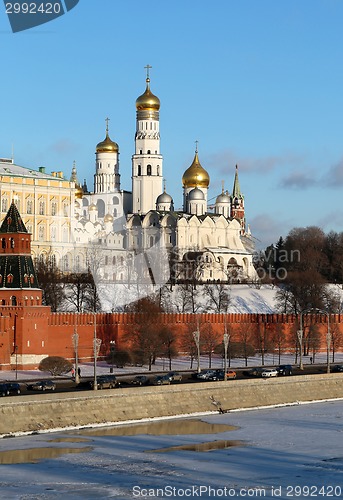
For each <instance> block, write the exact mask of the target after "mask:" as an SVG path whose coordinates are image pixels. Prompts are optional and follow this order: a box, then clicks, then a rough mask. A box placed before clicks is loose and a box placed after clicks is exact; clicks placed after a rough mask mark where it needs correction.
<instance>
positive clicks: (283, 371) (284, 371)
mask: <svg viewBox="0 0 343 500" xmlns="http://www.w3.org/2000/svg"><path fill="white" fill-rule="evenodd" d="M276 369H277V371H278V374H279V375H292V373H293V369H292V365H280V366H278V367H277V368H276Z"/></svg>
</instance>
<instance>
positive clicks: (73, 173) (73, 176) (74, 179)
mask: <svg viewBox="0 0 343 500" xmlns="http://www.w3.org/2000/svg"><path fill="white" fill-rule="evenodd" d="M70 182H75V184H78V180H77V171H76V161H75V160H74V161H73V168H72V169H71V177H70Z"/></svg>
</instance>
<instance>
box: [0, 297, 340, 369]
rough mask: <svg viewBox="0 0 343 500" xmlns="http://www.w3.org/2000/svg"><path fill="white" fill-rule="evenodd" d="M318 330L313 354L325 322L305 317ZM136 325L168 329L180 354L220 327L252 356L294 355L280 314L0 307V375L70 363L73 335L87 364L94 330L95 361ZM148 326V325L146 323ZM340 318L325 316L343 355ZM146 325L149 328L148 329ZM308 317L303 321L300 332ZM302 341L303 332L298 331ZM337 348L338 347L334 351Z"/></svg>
mask: <svg viewBox="0 0 343 500" xmlns="http://www.w3.org/2000/svg"><path fill="white" fill-rule="evenodd" d="M311 318H312V322H313V323H317V324H318V326H319V340H318V348H317V350H322V351H325V350H326V348H327V340H326V335H327V316H326V315H321V314H315V315H311ZM137 321H138V322H140V321H143V322H147V323H148V324H151V325H153V326H151V327H152V328H159V327H160V326H168V327H170V328H171V329H172V330H173V331H174V332H175V333H176V336H177V342H178V347H179V350H180V352H182V351H185V348H184V345H183V338H184V334H186V333H187V332H188V335H191V333H192V331H194V330H196V329H197V326H199V329H200V331H201V335H203V336H205V335H206V332H207V334H208V332H209V331H210V332H211V333H210V335H211V336H214V337H215V338H216V340H217V341H218V343H220V342H221V341H222V339H223V337H222V336H223V333H224V331H225V327H226V329H227V332H228V333H229V334H230V342H244V341H245V342H247V343H249V344H250V345H253V346H254V347H255V348H256V349H257V350H258V349H259V348H261V345H262V344H263V343H264V345H266V346H267V344H268V345H269V346H272V348H273V350H274V352H277V350H278V347H280V349H281V351H282V352H294V351H295V349H296V345H297V340H296V339H297V333H296V332H297V330H298V329H299V316H295V315H286V314H206V313H204V314H167V313H162V314H161V315H160V316H159V317H158V318H155V321H153V320H152V319H151V318H150V317H149V316H147V317H144V315H142V316H141V317H140V319H137V316H135V315H134V314H130V313H128V314H124V313H97V314H94V313H81V314H77V313H51V311H50V308H49V307H45V306H33V307H14V306H4V307H0V370H8V369H15V367H17V368H18V369H25V368H26V369H35V368H37V367H38V364H39V361H40V360H41V359H42V358H44V357H46V356H63V357H65V358H68V359H70V360H73V359H74V355H75V349H74V343H73V335H75V334H77V335H78V353H79V359H80V360H81V361H87V360H88V361H91V360H92V359H93V339H94V332H95V330H96V336H97V338H100V339H101V341H102V343H101V348H100V353H99V356H100V359H101V357H102V356H106V355H107V354H108V353H109V350H110V341H111V340H115V341H116V348H117V349H119V348H124V347H125V346H126V345H127V344H128V339H127V332H130V329H132V328H134V325H135V324H137ZM152 321H153V322H152ZM342 321H343V315H334V314H333V315H331V316H330V329H331V332H332V335H333V339H334V340H333V343H332V344H334V345H335V351H336V352H338V351H340V350H342V349H343V341H342V340H341V337H343V326H342ZM151 322H152V323H151ZM308 322H309V316H307V315H306V316H304V327H306V325H308ZM304 335H306V328H305V330H304ZM340 344H341V345H342V347H341V346H340Z"/></svg>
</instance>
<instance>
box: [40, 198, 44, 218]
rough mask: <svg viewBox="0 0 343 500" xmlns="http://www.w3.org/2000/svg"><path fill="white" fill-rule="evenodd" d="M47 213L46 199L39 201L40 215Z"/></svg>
mask: <svg viewBox="0 0 343 500" xmlns="http://www.w3.org/2000/svg"><path fill="white" fill-rule="evenodd" d="M44 213H45V203H44V201H40V202H39V215H44Z"/></svg>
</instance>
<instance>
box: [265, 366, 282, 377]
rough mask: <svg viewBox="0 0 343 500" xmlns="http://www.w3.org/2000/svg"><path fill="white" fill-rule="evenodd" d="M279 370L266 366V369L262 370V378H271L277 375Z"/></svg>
mask: <svg viewBox="0 0 343 500" xmlns="http://www.w3.org/2000/svg"><path fill="white" fill-rule="evenodd" d="M278 374H279V373H278V371H277V370H276V368H266V369H265V370H262V373H261V376H262V378H270V377H277V376H278Z"/></svg>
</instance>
